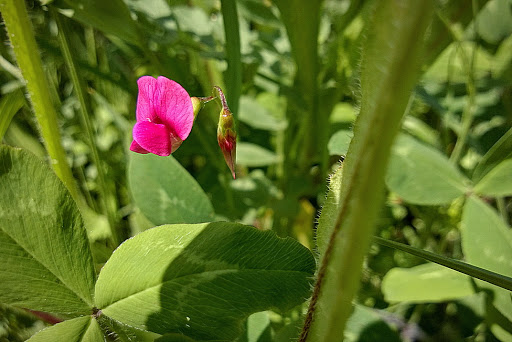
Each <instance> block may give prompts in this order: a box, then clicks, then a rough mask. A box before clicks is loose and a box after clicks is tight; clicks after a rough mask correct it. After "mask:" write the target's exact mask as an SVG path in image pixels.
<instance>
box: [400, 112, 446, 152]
mask: <svg viewBox="0 0 512 342" xmlns="http://www.w3.org/2000/svg"><path fill="white" fill-rule="evenodd" d="M402 129H403V130H404V131H406V132H407V133H409V134H410V135H412V136H414V137H416V138H418V140H420V141H423V142H425V143H427V144H429V145H431V146H438V145H439V132H437V131H436V130H435V129H433V128H432V127H430V126H429V125H428V124H426V123H425V122H423V121H422V120H420V119H418V118H417V117H414V116H412V115H407V116H406V117H405V118H404V121H403V123H402Z"/></svg>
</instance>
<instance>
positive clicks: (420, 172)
mask: <svg viewBox="0 0 512 342" xmlns="http://www.w3.org/2000/svg"><path fill="white" fill-rule="evenodd" d="M466 182H469V180H467V179H466V178H465V177H464V175H462V174H461V173H460V172H459V171H458V170H457V169H456V168H455V167H454V166H453V164H451V163H450V162H449V160H448V158H447V157H446V156H444V155H442V154H441V153H440V152H439V151H438V150H436V149H434V148H431V147H429V146H427V145H424V144H422V143H420V142H419V141H417V140H416V139H414V138H411V137H409V136H406V135H402V136H399V137H398V139H397V141H396V142H395V144H394V145H393V152H392V155H391V160H390V162H389V168H388V171H387V174H386V184H387V186H388V187H389V189H390V190H391V191H393V192H396V193H397V194H398V196H400V197H402V198H403V199H404V200H405V201H406V202H409V203H414V204H422V205H439V204H448V203H450V202H451V201H453V200H454V199H455V198H457V197H459V196H462V195H463V194H464V193H466V192H467V191H468V188H467V187H466Z"/></svg>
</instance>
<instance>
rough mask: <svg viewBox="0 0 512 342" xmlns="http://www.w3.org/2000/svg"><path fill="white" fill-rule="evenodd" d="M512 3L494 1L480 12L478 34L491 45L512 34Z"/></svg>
mask: <svg viewBox="0 0 512 342" xmlns="http://www.w3.org/2000/svg"><path fill="white" fill-rule="evenodd" d="M511 6H512V2H511V1H510V0H492V1H489V3H487V4H486V6H485V7H484V8H483V9H482V10H481V11H480V13H479V14H478V17H477V18H476V22H477V30H478V34H479V35H480V36H481V37H482V38H483V39H484V40H485V41H486V42H487V43H489V44H496V43H499V42H500V40H502V39H503V38H505V37H507V36H509V35H510V34H511V33H512V10H511V9H510V8H511Z"/></svg>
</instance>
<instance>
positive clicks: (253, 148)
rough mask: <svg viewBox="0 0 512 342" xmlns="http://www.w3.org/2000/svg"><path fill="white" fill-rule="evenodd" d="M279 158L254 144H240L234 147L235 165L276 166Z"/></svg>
mask: <svg viewBox="0 0 512 342" xmlns="http://www.w3.org/2000/svg"><path fill="white" fill-rule="evenodd" d="M278 162H279V157H278V156H277V155H276V154H275V153H274V152H272V151H269V150H267V149H266V148H263V147H261V146H259V145H256V144H251V143H244V142H241V143H239V144H238V145H237V147H236V163H237V164H238V165H243V166H248V167H259V166H267V165H272V164H276V163H278Z"/></svg>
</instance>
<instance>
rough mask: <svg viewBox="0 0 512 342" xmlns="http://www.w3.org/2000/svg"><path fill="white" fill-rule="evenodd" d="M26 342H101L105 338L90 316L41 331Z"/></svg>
mask: <svg viewBox="0 0 512 342" xmlns="http://www.w3.org/2000/svg"><path fill="white" fill-rule="evenodd" d="M27 341H28V342H55V341H67V342H103V341H105V337H104V334H103V332H102V331H101V329H100V327H99V325H98V322H96V320H95V319H93V318H92V317H91V316H83V317H77V318H73V319H70V320H67V321H64V322H61V323H58V324H56V325H54V326H51V327H48V328H46V329H43V330H41V331H40V332H38V333H37V334H35V335H34V336H32V337H31V338H30V339H28V340H27Z"/></svg>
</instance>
